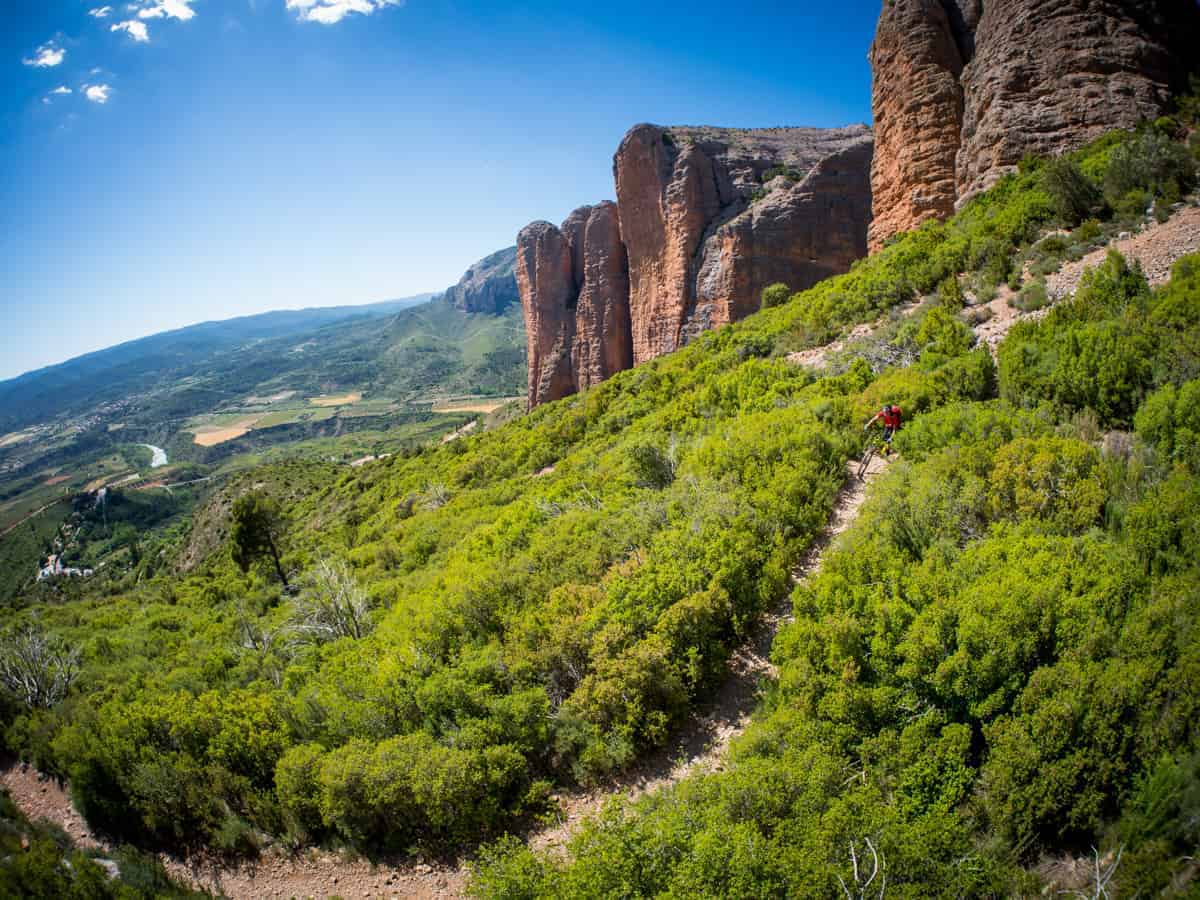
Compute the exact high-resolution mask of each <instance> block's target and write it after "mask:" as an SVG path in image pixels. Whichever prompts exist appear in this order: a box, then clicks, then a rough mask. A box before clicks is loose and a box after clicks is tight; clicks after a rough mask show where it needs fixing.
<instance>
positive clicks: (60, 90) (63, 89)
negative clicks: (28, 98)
mask: <svg viewBox="0 0 1200 900" xmlns="http://www.w3.org/2000/svg"><path fill="white" fill-rule="evenodd" d="M71 93H74V92H73V91H72V90H71V89H70V88H69V87H67V86H66V85H65V84H60V85H59V86H58V87H56V88H55V89H54V90H52V91H51V92H50V93H49V94H47V95H46V96H45V97H43V98H42V102H43V103H45V104H49V103H50V101H51V100H52V99H54V98H55V97H60V96H63V95H65V94H71Z"/></svg>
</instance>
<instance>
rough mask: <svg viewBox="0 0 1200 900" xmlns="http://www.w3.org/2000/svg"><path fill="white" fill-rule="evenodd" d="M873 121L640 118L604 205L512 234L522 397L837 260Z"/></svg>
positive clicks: (857, 243)
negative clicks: (525, 387)
mask: <svg viewBox="0 0 1200 900" xmlns="http://www.w3.org/2000/svg"><path fill="white" fill-rule="evenodd" d="M871 148H872V137H871V130H870V128H868V127H867V126H865V125H858V126H854V127H851V128H840V129H817V128H770V129H755V130H737V129H719V128H662V127H659V126H656V125H638V126H636V127H634V128H633V129H631V130H630V131H629V133H628V134H627V135H626V136H625V139H624V140H623V141H622V142H621V146H620V147H619V148H618V150H617V153H616V155H615V156H614V158H613V174H614V177H615V180H616V189H617V203H616V204H613V203H602V204H600V205H598V206H585V207H583V208H581V209H578V210H576V211H575V212H573V213H571V215H570V216H568V217H567V220H566V221H565V222H563V224H562V227H560V228H555V227H554V226H553V225H551V224H550V223H548V222H535V223H534V224H533V225H530V226H529V227H528V228H526V229H525V230H524V231H522V232H521V235H520V237H519V238H518V239H517V283H518V287H519V291H520V295H521V303H522V306H523V308H524V310H525V323H526V331H527V340H528V343H529V405H530V407H533V406H536V405H538V404H539V403H545V402H548V401H550V400H556V399H558V398H560V397H563V396H566V395H567V394H570V393H573V392H574V391H577V390H582V389H583V388H586V387H589V386H591V385H593V384H597V383H599V382H601V381H603V380H604V379H606V378H609V377H610V376H612V375H613V374H614V373H616V372H619V371H621V370H623V369H627V368H629V367H631V366H633V365H635V364H637V363H640V362H643V361H645V360H648V359H653V358H654V357H656V356H660V355H662V354H664V353H670V352H671V351H672V350H675V349H676V348H678V347H680V346H682V345H683V344H686V343H687V342H688V341H690V340H692V339H694V338H695V337H696V336H697V335H698V334H700V333H701V332H703V331H707V330H709V329H711V328H716V327H718V326H720V325H724V324H726V323H729V322H734V321H737V320H738V319H741V318H743V317H744V316H746V315H748V314H750V313H751V312H754V311H755V310H757V309H758V307H759V302H760V298H761V295H762V290H763V288H764V287H766V286H767V285H769V284H772V283H774V282H780V281H781V282H784V283H785V284H787V285H788V286H790V287H791V288H793V289H794V290H802V289H804V288H807V287H810V286H812V285H813V284H815V283H816V282H817V281H820V280H821V279H822V278H825V277H827V276H829V275H833V274H837V273H839V272H844V271H846V270H847V269H849V268H850V264H851V263H853V262H854V260H856V259H858V258H860V257H862V256H865V255H866V251H867V223H868V222H869V221H870V218H871V180H870V163H871Z"/></svg>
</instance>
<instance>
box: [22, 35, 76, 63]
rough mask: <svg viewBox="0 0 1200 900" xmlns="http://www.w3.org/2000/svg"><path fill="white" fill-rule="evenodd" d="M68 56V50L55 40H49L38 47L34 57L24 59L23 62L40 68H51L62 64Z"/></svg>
mask: <svg viewBox="0 0 1200 900" xmlns="http://www.w3.org/2000/svg"><path fill="white" fill-rule="evenodd" d="M66 57H67V51H66V50H64V49H63V48H62V47H60V46H58V44H56V43H55V42H54V41H47V42H46V43H44V44H42V46H40V47H38V48H37V52H36V53H35V54H34V55H33V56H32V57H30V58H27V59H23V60H21V62H23V63H24V64H25V65H27V66H36V67H37V68H39V69H49V68H52V67H54V66H57V65H61V64H62V61H63V60H64V59H66Z"/></svg>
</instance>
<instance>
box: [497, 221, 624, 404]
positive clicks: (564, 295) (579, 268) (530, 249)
mask: <svg viewBox="0 0 1200 900" xmlns="http://www.w3.org/2000/svg"><path fill="white" fill-rule="evenodd" d="M517 286H518V290H519V292H520V295H521V305H522V309H523V310H524V313H525V333H526V341H527V346H528V350H529V407H530V409H532V408H533V407H535V406H537V405H539V404H541V403H549V402H551V401H554V400H558V399H561V398H562V397H566V396H568V395H569V394H573V393H575V392H576V391H579V390H582V389H583V388H586V387H590V386H591V385H593V384H599V383H600V382H601V381H603V380H604V379H606V378H608V377H610V376H612V375H614V374H615V373H617V372H619V371H621V370H623V369H628V368H629V367H630V366H631V365H632V364H633V362H632V361H633V353H632V348H631V344H630V324H629V280H628V264H627V262H626V258H625V247H624V245H623V244H622V243H621V233H620V226H619V223H618V219H617V210H616V205H615V204H613V203H611V202H606V203H601V204H599V205H597V206H584V207H581V208H580V209H577V210H575V212H573V213H571V215H569V216H568V217H567V220H566V221H565V222H563V224H562V227H561V228H556V227H555V226H553V225H551V224H550V223H549V222H534V223H533V224H532V225H529V226H527V227H526V228H524V229H523V230H522V231H521V233H520V235H518V237H517Z"/></svg>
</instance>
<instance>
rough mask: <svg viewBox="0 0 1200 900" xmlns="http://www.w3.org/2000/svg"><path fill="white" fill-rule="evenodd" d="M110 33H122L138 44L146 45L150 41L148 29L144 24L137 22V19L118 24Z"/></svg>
mask: <svg viewBox="0 0 1200 900" xmlns="http://www.w3.org/2000/svg"><path fill="white" fill-rule="evenodd" d="M109 30H110V31H124V32H126V33H128V35H129V36H130V37H131V38H133V39H134V40H135V41H137V42H138V43H143V44H144V43H146V42H147V41H149V40H150V29H148V28H147V27H146V23H145V22H139V21H138V20H137V19H127V20H126V21H124V22H118V23H117V24H116V25H114V26H113V27H112V28H111V29H109Z"/></svg>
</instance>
